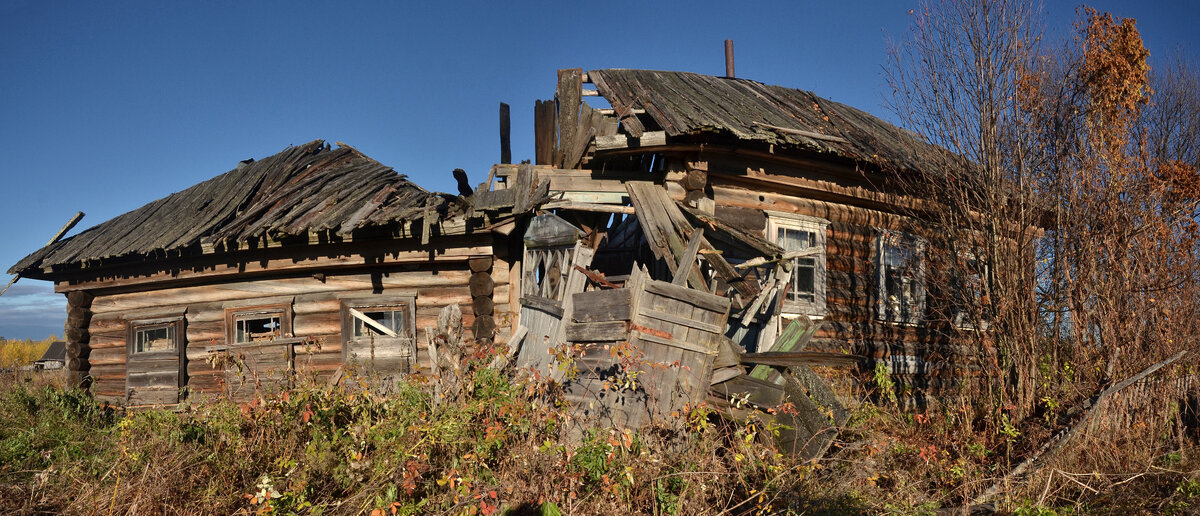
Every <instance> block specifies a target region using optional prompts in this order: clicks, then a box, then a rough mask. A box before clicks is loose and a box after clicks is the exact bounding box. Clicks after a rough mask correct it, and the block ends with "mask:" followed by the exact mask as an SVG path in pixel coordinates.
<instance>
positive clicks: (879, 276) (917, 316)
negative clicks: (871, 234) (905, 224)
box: [874, 230, 928, 325]
mask: <svg viewBox="0 0 1200 516" xmlns="http://www.w3.org/2000/svg"><path fill="white" fill-rule="evenodd" d="M901 244H903V245H905V246H907V247H910V248H911V250H912V255H913V256H914V257H915V259H916V261H917V263H916V271H915V272H916V274H915V277H914V284H913V287H914V289H913V295H914V296H915V297H916V299H915V300H913V301H912V302H905V301H904V300H901V301H900V304H901V305H909V306H911V307H912V308H910V309H909V311H908V315H907V316H905V315H904V312H903V311H900V312H898V313H891V311H890V310H889V304H890V303H889V302H888V297H889V296H888V291H887V272H886V269H885V264H884V256H885V253H886V252H887V250H888V248H889V247H894V246H899V245H901ZM927 248H928V244H927V242H926V240H925V239H924V238H921V237H919V236H916V235H912V234H909V233H905V232H902V231H892V230H880V231H879V233H878V234H877V235H876V238H875V259H874V262H875V263H874V264H875V292H876V296H875V297H876V302H875V319H876V320H878V321H882V322H888V323H894V324H906V325H918V324H921V323H923V322H924V321H925V319H926V313H925V312H926V310H927V309H928V304H927V297H928V296H927V290H928V289H927V288H926V285H925V279H926V267H927V265H926V264H927V263H928V260H926V257H925V251H926V249H927ZM910 267H911V266H910Z"/></svg>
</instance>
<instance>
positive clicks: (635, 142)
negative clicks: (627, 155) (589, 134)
mask: <svg viewBox="0 0 1200 516" xmlns="http://www.w3.org/2000/svg"><path fill="white" fill-rule="evenodd" d="M665 145H667V133H666V131H647V132H644V133H642V136H641V137H640V138H639V137H635V136H632V135H630V134H614V135H611V136H597V137H596V150H597V151H608V150H619V149H644V148H647V147H662V146H665Z"/></svg>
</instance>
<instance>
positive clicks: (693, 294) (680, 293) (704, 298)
mask: <svg viewBox="0 0 1200 516" xmlns="http://www.w3.org/2000/svg"><path fill="white" fill-rule="evenodd" d="M646 291H647V292H651V293H654V294H658V295H661V296H666V297H669V298H671V299H678V300H680V301H684V302H686V303H689V304H692V305H695V306H698V307H700V308H703V309H705V310H711V311H714V312H725V311H726V310H728V309H729V298H726V297H722V296H717V295H713V294H709V293H707V292H700V291H697V290H692V289H689V288H687V287H680V286H678V285H672V284H670V283H667V282H665V281H654V280H651V281H647V282H646Z"/></svg>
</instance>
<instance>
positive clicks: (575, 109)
mask: <svg viewBox="0 0 1200 516" xmlns="http://www.w3.org/2000/svg"><path fill="white" fill-rule="evenodd" d="M582 90H583V70H581V69H579V68H569V69H566V70H559V71H558V91H557V92H556V93H555V94H554V102H555V105H556V106H557V111H558V152H556V153H555V160H554V163H555V164H556V165H558V166H560V167H562V168H575V164H574V163H565V161H564V160H565V159H566V156H565V155H566V153H567V152H568V151H569V150H570V149H573V148H574V147H575V139H576V138H577V137H578V135H577V134H576V133H578V132H579V127H578V126H579V107H580V105H582V104H583V98H582V93H581V92H582Z"/></svg>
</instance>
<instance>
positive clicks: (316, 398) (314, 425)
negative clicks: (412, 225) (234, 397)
mask: <svg viewBox="0 0 1200 516" xmlns="http://www.w3.org/2000/svg"><path fill="white" fill-rule="evenodd" d="M479 363H483V362H482V361H480V362H479ZM511 373H512V372H511V371H504V370H496V369H491V368H486V367H480V366H478V365H477V364H476V365H473V366H471V367H470V368H469V369H468V372H467V373H466V375H465V377H464V381H463V385H464V388H463V389H462V394H461V395H460V396H459V399H456V400H447V401H446V402H442V403H435V402H434V400H433V397H432V395H431V391H432V388H431V386H430V385H429V382H428V381H427V380H428V379H427V378H423V377H421V376H419V375H418V376H414V377H411V378H409V379H408V380H406V381H403V382H400V383H399V384H398V385H397V387H396V389H395V391H396V392H395V393H394V394H391V395H389V396H387V397H383V396H378V395H376V394H374V390H373V389H372V388H370V387H369V386H370V385H371V382H370V381H368V380H369V379H365V378H354V377H351V378H349V379H348V380H347V381H344V382H342V383H340V384H339V385H329V384H326V383H308V384H307V385H301V386H299V387H297V388H295V389H293V390H290V391H287V392H284V393H281V394H279V395H276V396H271V397H268V398H263V399H260V400H257V401H255V402H252V403H244V404H238V403H233V402H230V401H221V400H206V399H195V397H194V398H193V399H192V400H191V401H189V402H188V403H186V404H184V405H182V406H180V407H178V408H177V409H176V410H147V411H138V412H133V413H125V412H123V411H121V410H118V409H116V408H114V407H109V406H105V405H100V404H97V403H95V402H94V401H93V400H92V399H91V398H90V397H89V396H88V394H87V393H85V392H83V391H79V390H71V389H65V388H64V387H63V386H62V385H61V380H56V379H57V378H61V376H44V377H43V376H26V377H15V376H11V375H9V376H5V377H4V378H3V380H0V381H2V382H3V384H2V385H0V512H3V513H16V514H40V513H68V514H93V513H101V514H110V513H111V514H125V513H139V514H181V513H187V514H249V513H258V514H484V515H490V514H540V515H553V514H654V515H660V514H847V513H850V514H854V513H868V514H879V513H888V514H928V513H933V512H934V511H936V510H938V509H942V508H948V507H959V506H961V505H963V504H964V503H966V502H967V501H968V500H970V499H971V497H972V496H974V495H975V494H977V493H979V492H980V491H982V490H983V489H985V488H986V487H987V486H988V485H990V484H991V483H993V482H994V481H995V479H997V478H998V477H999V476H1000V474H1001V473H1003V472H1004V471H1007V469H1008V468H1009V467H1010V466H1011V465H1012V464H1013V462H1014V461H1015V460H1016V458H1017V457H1019V456H1020V455H1022V454H1024V453H1027V452H1028V448H1029V447H1030V446H1032V444H1033V443H1035V442H1037V439H1038V438H1040V437H1042V436H1044V435H1045V434H1046V433H1048V432H1049V431H1050V429H1049V428H1046V427H1044V426H1043V427H1040V428H1039V427H1038V426H1037V425H1035V424H1031V423H1028V422H1027V423H1026V424H1024V425H1018V426H1012V425H1010V426H1007V427H1002V429H1001V431H999V432H994V431H988V430H980V428H981V427H980V426H979V425H978V422H977V421H973V420H972V417H973V416H972V411H971V408H970V407H967V406H959V407H950V406H947V407H943V408H941V409H939V410H937V411H926V412H921V413H913V412H901V411H898V410H896V409H895V408H894V407H893V406H892V405H890V404H888V403H881V404H878V405H877V404H872V403H869V402H862V403H860V404H858V405H857V406H855V407H853V411H854V415H853V417H852V419H851V420H850V423H848V425H847V427H846V428H844V429H843V431H842V434H841V437H840V439H839V441H838V442H837V443H836V445H835V447H834V448H833V449H831V451H830V454H829V455H828V456H827V457H826V458H824V459H822V460H820V461H816V462H808V463H805V462H800V461H797V460H795V459H793V458H791V457H786V456H782V455H780V454H778V453H777V452H776V451H775V450H774V448H773V447H772V446H771V444H770V443H771V438H770V437H771V434H772V433H773V432H775V431H777V430H778V428H777V427H776V426H775V425H774V423H772V419H771V417H770V416H769V414H762V415H761V416H759V417H752V418H750V419H748V420H745V421H741V422H732V421H728V420H726V419H724V418H721V417H719V416H718V415H717V414H715V413H713V412H712V411H711V410H709V409H707V408H705V407H703V406H701V407H696V408H694V409H693V410H691V411H690V412H689V413H686V414H678V417H677V419H675V420H671V421H666V422H664V424H663V425H662V426H661V427H659V428H655V429H649V430H645V431H642V432H637V433H634V432H628V431H617V430H611V429H608V428H604V427H598V428H592V429H587V430H581V428H582V427H580V426H577V421H576V417H575V414H576V411H575V410H574V407H571V406H567V405H564V404H563V403H562V402H561V399H560V398H559V397H558V396H557V394H556V392H555V387H554V386H553V385H552V384H549V383H547V382H544V381H538V380H535V379H530V378H525V377H520V376H514V375H513V374H511ZM884 387H885V388H886V387H887V385H886V384H885V385H884ZM876 394H879V393H876ZM883 394H885V395H884V396H876V399H889V396H886V393H883ZM1185 437H1186V436H1183V435H1176V434H1174V433H1172V432H1171V431H1170V430H1169V429H1147V431H1146V432H1143V433H1141V434H1139V435H1131V436H1127V438H1126V439H1125V441H1124V442H1122V441H1121V440H1115V441H1114V440H1111V439H1110V440H1108V441H1105V442H1103V443H1099V442H1097V441H1096V440H1095V439H1092V440H1083V441H1081V442H1080V443H1078V444H1077V445H1076V446H1075V447H1074V448H1073V449H1072V451H1070V452H1069V453H1068V452H1064V453H1062V454H1060V455H1059V457H1060V459H1059V460H1056V461H1055V462H1054V463H1052V464H1050V465H1048V466H1047V467H1046V468H1042V470H1041V471H1042V473H1040V474H1038V475H1035V476H1033V477H1032V478H1029V479H1027V480H1024V481H1022V482H1019V483H1014V484H1013V485H1011V486H1009V487H1007V488H1006V489H1005V491H1004V493H1003V495H1002V496H1001V497H999V498H998V499H997V501H998V503H997V504H996V505H995V506H994V508H995V509H997V510H999V511H1000V512H1002V513H1014V514H1075V513H1092V512H1100V513H1113V514H1127V513H1192V512H1194V511H1196V510H1197V509H1200V483H1198V482H1197V473H1196V471H1195V468H1196V462H1195V459H1194V457H1196V451H1198V450H1197V448H1196V447H1195V446H1194V444H1193V441H1191V440H1190V439H1185ZM1133 441H1138V442H1141V443H1142V445H1141V446H1140V447H1139V448H1137V449H1136V450H1133V451H1130V450H1128V449H1123V448H1122V446H1123V445H1125V444H1128V442H1133ZM1121 468H1125V469H1121Z"/></svg>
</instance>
